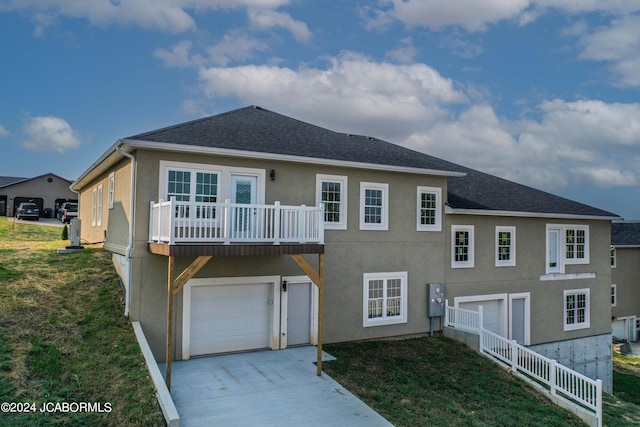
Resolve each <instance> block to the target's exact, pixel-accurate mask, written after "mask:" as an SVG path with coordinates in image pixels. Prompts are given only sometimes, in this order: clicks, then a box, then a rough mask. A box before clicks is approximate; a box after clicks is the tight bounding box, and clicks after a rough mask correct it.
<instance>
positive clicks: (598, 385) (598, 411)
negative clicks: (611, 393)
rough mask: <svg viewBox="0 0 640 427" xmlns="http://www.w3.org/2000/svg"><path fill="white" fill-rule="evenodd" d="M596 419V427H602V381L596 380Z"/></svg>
mask: <svg viewBox="0 0 640 427" xmlns="http://www.w3.org/2000/svg"><path fill="white" fill-rule="evenodd" d="M596 399H597V400H596V419H597V420H598V427H602V380H600V379H598V380H596Z"/></svg>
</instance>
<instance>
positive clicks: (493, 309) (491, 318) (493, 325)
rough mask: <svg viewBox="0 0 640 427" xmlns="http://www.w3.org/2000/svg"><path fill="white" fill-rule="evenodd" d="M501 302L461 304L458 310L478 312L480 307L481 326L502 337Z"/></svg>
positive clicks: (488, 301)
mask: <svg viewBox="0 0 640 427" xmlns="http://www.w3.org/2000/svg"><path fill="white" fill-rule="evenodd" d="M501 305H502V300H486V301H472V302H461V303H460V304H459V307H460V308H464V309H466V310H473V311H478V307H479V306H482V317H483V322H482V323H483V326H484V328H485V329H487V330H489V331H491V332H495V333H496V334H499V335H502V321H501V315H500V313H501V312H502V310H501Z"/></svg>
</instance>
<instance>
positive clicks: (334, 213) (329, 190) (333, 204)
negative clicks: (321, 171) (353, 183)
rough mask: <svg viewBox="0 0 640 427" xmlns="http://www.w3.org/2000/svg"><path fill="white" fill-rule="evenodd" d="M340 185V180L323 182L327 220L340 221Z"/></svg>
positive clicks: (322, 195)
mask: <svg viewBox="0 0 640 427" xmlns="http://www.w3.org/2000/svg"><path fill="white" fill-rule="evenodd" d="M340 185H341V184H340V183H339V182H327V181H325V182H323V183H322V194H321V197H322V202H323V203H324V220H325V222H340Z"/></svg>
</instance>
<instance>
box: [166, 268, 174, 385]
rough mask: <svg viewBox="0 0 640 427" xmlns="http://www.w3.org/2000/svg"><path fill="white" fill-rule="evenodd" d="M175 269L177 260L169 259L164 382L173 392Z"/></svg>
mask: <svg viewBox="0 0 640 427" xmlns="http://www.w3.org/2000/svg"><path fill="white" fill-rule="evenodd" d="M174 268H175V258H174V257H172V256H170V257H169V266H168V268H167V276H168V277H167V345H166V352H165V375H164V382H165V383H166V384H167V390H169V391H171V361H172V360H173V295H174V292H173V269H174Z"/></svg>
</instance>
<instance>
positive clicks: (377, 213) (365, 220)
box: [360, 182, 389, 230]
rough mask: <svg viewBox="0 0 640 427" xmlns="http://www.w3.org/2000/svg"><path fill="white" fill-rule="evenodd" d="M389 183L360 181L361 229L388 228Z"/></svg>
mask: <svg viewBox="0 0 640 427" xmlns="http://www.w3.org/2000/svg"><path fill="white" fill-rule="evenodd" d="M388 215H389V184H380V183H375V182H361V183H360V229H361V230H388V228H389V218H388Z"/></svg>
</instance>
